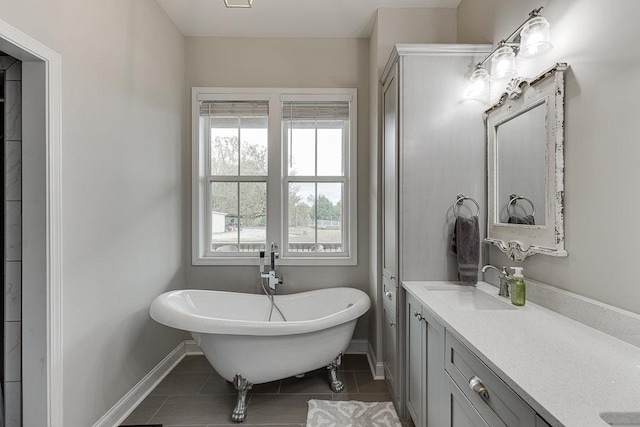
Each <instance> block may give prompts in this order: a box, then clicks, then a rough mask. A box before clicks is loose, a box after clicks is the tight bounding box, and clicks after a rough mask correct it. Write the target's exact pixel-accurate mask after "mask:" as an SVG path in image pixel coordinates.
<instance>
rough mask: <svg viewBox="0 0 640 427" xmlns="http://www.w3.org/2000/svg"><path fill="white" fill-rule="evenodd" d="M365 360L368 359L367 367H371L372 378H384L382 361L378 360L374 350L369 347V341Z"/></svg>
mask: <svg viewBox="0 0 640 427" xmlns="http://www.w3.org/2000/svg"><path fill="white" fill-rule="evenodd" d="M367 360H368V361H369V368H370V369H371V375H373V379H374V380H383V379H384V363H382V362H378V360H377V358H376V352H375V351H374V350H373V347H371V343H370V342H368V351H367Z"/></svg>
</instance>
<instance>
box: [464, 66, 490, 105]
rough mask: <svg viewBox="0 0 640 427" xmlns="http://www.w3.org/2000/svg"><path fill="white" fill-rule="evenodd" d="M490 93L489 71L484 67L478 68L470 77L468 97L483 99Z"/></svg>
mask: <svg viewBox="0 0 640 427" xmlns="http://www.w3.org/2000/svg"><path fill="white" fill-rule="evenodd" d="M487 95H489V73H488V72H487V70H485V69H484V68H483V67H480V68H476V70H475V71H474V72H473V73H472V74H471V77H470V78H469V86H468V88H467V93H466V97H467V99H476V100H482V99H483V98H485V97H486V96H487Z"/></svg>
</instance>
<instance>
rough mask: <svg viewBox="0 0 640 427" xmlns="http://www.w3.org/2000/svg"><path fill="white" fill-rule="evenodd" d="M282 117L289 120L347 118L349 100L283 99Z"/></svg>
mask: <svg viewBox="0 0 640 427" xmlns="http://www.w3.org/2000/svg"><path fill="white" fill-rule="evenodd" d="M282 118H283V119H291V120H349V102H335V101H334V102H324V101H317V102H313V101H311V102H310V101H285V102H283V103H282Z"/></svg>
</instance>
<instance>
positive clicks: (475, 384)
mask: <svg viewBox="0 0 640 427" xmlns="http://www.w3.org/2000/svg"><path fill="white" fill-rule="evenodd" d="M469 387H471V390H473V391H474V392H475V393H477V394H478V396H480V397H481V398H483V399H484V400H487V399H488V398H489V390H488V389H487V388H486V387H485V386H484V384H482V380H480V378H478V377H477V376H476V375H474V376H472V377H471V379H470V380H469Z"/></svg>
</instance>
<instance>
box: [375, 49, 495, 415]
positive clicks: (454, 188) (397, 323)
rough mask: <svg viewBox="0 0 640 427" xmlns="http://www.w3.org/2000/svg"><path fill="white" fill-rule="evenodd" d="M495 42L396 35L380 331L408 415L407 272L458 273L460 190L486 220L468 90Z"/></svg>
mask: <svg viewBox="0 0 640 427" xmlns="http://www.w3.org/2000/svg"><path fill="white" fill-rule="evenodd" d="M490 51H491V45H452V44H417V45H416V44H398V45H396V46H395V47H394V49H393V52H392V54H391V56H390V58H389V60H388V62H387V65H386V67H385V69H384V71H383V74H382V77H381V79H380V82H381V84H382V91H383V92H382V118H381V123H382V127H383V129H382V134H383V148H382V160H381V163H382V164H381V169H382V175H383V182H382V282H381V283H382V289H381V300H382V304H381V305H382V307H380V309H381V312H382V322H383V323H382V328H383V329H382V333H381V335H382V342H383V358H384V367H385V378H386V381H387V384H388V386H389V389H390V391H391V393H392V396H393V401H394V403H395V405H396V408H397V409H398V411H399V412H400V414H402V415H405V416H406V415H407V412H406V411H407V410H406V401H407V394H408V390H407V384H408V382H407V381H406V378H407V375H410V372H409V369H407V366H408V360H407V352H406V351H405V347H406V345H407V340H406V338H405V331H406V330H407V328H406V323H407V321H406V315H405V300H406V298H405V295H404V292H403V290H402V286H401V285H402V281H405V280H456V279H457V263H456V258H455V257H454V256H452V255H450V253H449V251H450V239H451V233H452V230H453V224H454V222H455V217H454V214H453V210H452V206H453V203H454V202H455V201H456V196H457V195H458V194H464V195H466V196H469V197H472V198H473V199H475V200H476V201H477V202H478V204H479V205H480V212H479V214H480V216H481V218H480V224H484V223H485V221H484V214H485V207H486V202H485V201H486V196H485V194H486V185H485V182H486V180H485V179H486V172H485V171H486V167H485V162H486V159H485V152H486V150H485V146H486V144H485V131H484V121H483V110H484V107H485V105H484V104H482V103H480V102H477V101H468V100H465V99H464V93H465V89H466V88H467V85H468V82H469V76H470V75H471V73H472V72H473V70H474V66H475V64H476V63H478V62H479V61H481V60H482V59H483V58H484V57H485V56H486V54H488V53H489V52H490ZM460 212H461V213H462V214H467V215H474V214H476V207H475V205H474V204H473V203H472V202H471V203H470V202H469V201H467V202H465V203H463V205H462V206H461V207H460ZM481 228H484V227H481ZM482 238H483V236H481V239H482ZM425 341H426V340H425ZM425 353H426V354H428V352H425ZM425 387H426V386H425ZM424 405H425V408H426V402H425V403H424ZM425 411H426V409H425Z"/></svg>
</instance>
